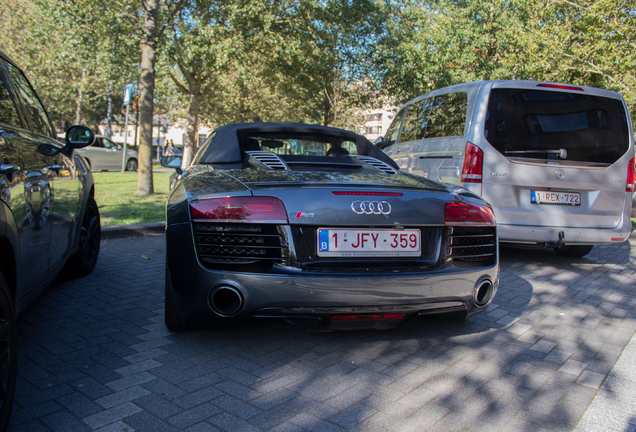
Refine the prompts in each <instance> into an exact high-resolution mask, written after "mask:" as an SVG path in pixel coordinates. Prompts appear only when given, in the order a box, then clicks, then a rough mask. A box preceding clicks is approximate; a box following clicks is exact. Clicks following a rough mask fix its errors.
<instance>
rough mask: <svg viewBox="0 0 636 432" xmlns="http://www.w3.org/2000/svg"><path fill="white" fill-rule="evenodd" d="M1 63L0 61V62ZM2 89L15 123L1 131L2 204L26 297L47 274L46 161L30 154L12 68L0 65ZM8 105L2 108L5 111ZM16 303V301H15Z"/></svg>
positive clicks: (48, 195)
mask: <svg viewBox="0 0 636 432" xmlns="http://www.w3.org/2000/svg"><path fill="white" fill-rule="evenodd" d="M0 61H1V60H0ZM0 69H1V70H2V72H3V74H2V75H3V85H4V86H5V89H6V92H7V94H9V95H10V96H11V99H12V101H13V105H14V107H15V110H16V113H18V121H17V122H15V121H14V124H13V125H10V126H9V125H6V126H5V127H4V128H3V130H2V138H3V142H4V145H3V146H2V147H3V149H2V151H3V154H2V155H0V157H2V161H3V162H4V164H3V165H4V166H9V167H11V168H10V169H9V170H4V171H3V176H2V177H3V178H2V180H3V182H4V185H3V186H4V187H3V191H2V192H3V193H2V195H3V200H4V201H5V203H6V204H7V206H8V207H9V209H10V210H11V213H12V215H13V219H14V221H15V226H16V230H17V233H18V239H19V251H18V253H17V255H19V256H16V260H17V261H18V262H19V269H20V271H19V275H18V278H19V279H20V280H21V283H20V285H21V286H23V287H24V288H25V292H24V293H17V296H18V297H20V296H21V295H24V294H26V293H27V292H29V291H31V290H33V289H35V288H36V287H37V286H38V285H39V284H40V283H41V282H42V281H43V280H44V279H45V278H46V276H47V275H48V274H49V266H48V248H49V242H50V238H51V226H52V225H51V222H50V219H49V217H48V216H49V214H50V211H51V208H52V193H51V189H50V183H49V181H48V178H47V170H45V168H46V160H44V158H40V157H38V156H37V153H34V150H35V148H36V147H37V146H36V145H35V143H33V142H32V136H31V133H30V131H29V130H28V129H27V128H28V127H29V126H30V124H29V122H28V121H27V119H26V116H25V113H24V108H23V106H22V103H21V101H20V99H21V97H22V96H21V94H20V91H19V90H18V89H17V88H16V87H15V86H12V85H11V81H12V80H11V78H12V76H13V75H14V74H13V73H12V71H13V69H14V66H13V65H11V64H10V63H8V62H4V61H2V67H1V68H0ZM7 106H8V104H5V108H6V107H7ZM16 300H17V299H16Z"/></svg>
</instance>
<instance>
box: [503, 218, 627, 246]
mask: <svg viewBox="0 0 636 432" xmlns="http://www.w3.org/2000/svg"><path fill="white" fill-rule="evenodd" d="M627 222H628V223H624V224H621V225H620V226H619V227H617V228H612V229H602V228H563V227H533V226H519V225H503V224H497V234H498V235H499V242H501V243H527V244H537V243H556V242H558V241H559V233H560V232H563V234H564V237H563V244H564V245H576V244H585V245H601V244H610V243H620V242H621V241H625V240H627V239H628V238H629V235H630V233H631V232H632V223H631V220H629V219H627Z"/></svg>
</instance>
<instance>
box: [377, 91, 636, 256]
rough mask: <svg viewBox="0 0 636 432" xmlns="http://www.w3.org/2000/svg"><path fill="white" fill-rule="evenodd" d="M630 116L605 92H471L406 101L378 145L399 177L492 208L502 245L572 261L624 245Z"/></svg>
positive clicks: (632, 177)
mask: <svg viewBox="0 0 636 432" xmlns="http://www.w3.org/2000/svg"><path fill="white" fill-rule="evenodd" d="M628 113H629V111H628V109H627V105H626V104H625V101H624V100H623V98H622V97H621V96H620V95H619V94H618V93H615V92H611V91H607V90H601V89H597V88H591V87H583V86H573V85H566V84H555V83H544V82H534V81H483V82H473V83H468V84H460V85H456V86H453V87H447V88H443V89H440V90H436V91H434V92H431V93H428V94H426V95H423V96H420V97H418V98H415V99H413V100H411V101H409V102H408V103H407V104H406V105H404V106H403V107H402V108H401V109H400V110H399V112H398V114H397V115H396V117H395V119H394V121H393V123H392V124H391V126H390V128H389V130H388V131H387V134H386V136H385V137H384V139H383V140H382V141H381V142H379V143H378V145H379V147H380V148H382V149H383V150H384V151H385V152H386V153H387V154H388V155H390V156H391V157H392V158H393V159H394V160H395V161H396V163H397V164H398V165H399V166H400V168H401V169H402V170H404V171H407V172H409V173H413V174H417V175H420V176H423V177H426V178H428V179H431V180H435V181H442V182H448V183H453V184H457V185H461V186H463V187H465V188H466V189H469V190H471V191H472V192H474V193H475V194H477V195H479V196H481V197H482V198H483V199H485V200H486V201H487V202H489V203H490V204H492V206H493V208H494V210H495V215H496V217H497V227H498V234H499V241H500V242H504V243H506V244H516V245H521V246H524V247H552V248H554V250H555V251H556V252H557V253H559V254H562V255H566V256H573V257H580V256H583V255H586V254H587V253H589V252H590V251H591V250H592V247H593V245H598V244H607V243H615V242H623V241H625V240H626V239H627V238H628V237H629V235H630V232H631V229H632V225H631V221H630V212H631V207H632V193H633V191H634V183H635V182H636V174H635V170H634V164H635V159H634V140H633V132H632V123H631V119H630V116H629V115H628Z"/></svg>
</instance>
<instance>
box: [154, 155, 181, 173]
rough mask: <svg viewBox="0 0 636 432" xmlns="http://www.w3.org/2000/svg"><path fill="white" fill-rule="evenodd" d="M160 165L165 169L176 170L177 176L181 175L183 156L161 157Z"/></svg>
mask: <svg viewBox="0 0 636 432" xmlns="http://www.w3.org/2000/svg"><path fill="white" fill-rule="evenodd" d="M159 163H160V164H161V166H162V167H165V168H174V169H175V170H177V174H181V173H182V171H181V156H161V157H160V158H159Z"/></svg>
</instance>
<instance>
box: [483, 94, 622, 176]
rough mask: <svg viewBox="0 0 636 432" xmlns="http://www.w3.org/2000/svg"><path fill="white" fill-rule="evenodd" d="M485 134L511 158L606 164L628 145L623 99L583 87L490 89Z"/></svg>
mask: <svg viewBox="0 0 636 432" xmlns="http://www.w3.org/2000/svg"><path fill="white" fill-rule="evenodd" d="M484 135H485V136H486V139H487V140H488V142H489V143H490V144H491V145H492V146H493V147H494V148H495V149H496V150H497V151H499V152H500V153H502V154H503V155H504V156H506V157H508V158H511V159H519V160H528V161H533V162H548V163H559V164H580V163H581V162H582V163H585V164H589V165H602V166H607V165H610V164H613V163H614V162H616V161H617V160H618V159H619V158H620V157H621V156H622V155H624V154H625V152H626V151H627V149H628V148H629V129H628V125H627V116H626V114H625V109H624V106H623V103H622V102H621V101H620V100H618V99H611V98H605V97H599V96H592V95H589V94H584V93H579V92H576V93H574V92H572V93H569V92H560V91H547V90H527V89H511V88H501V89H493V90H491V92H490V99H489V102H488V111H487V113H486V123H485V127H484Z"/></svg>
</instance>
